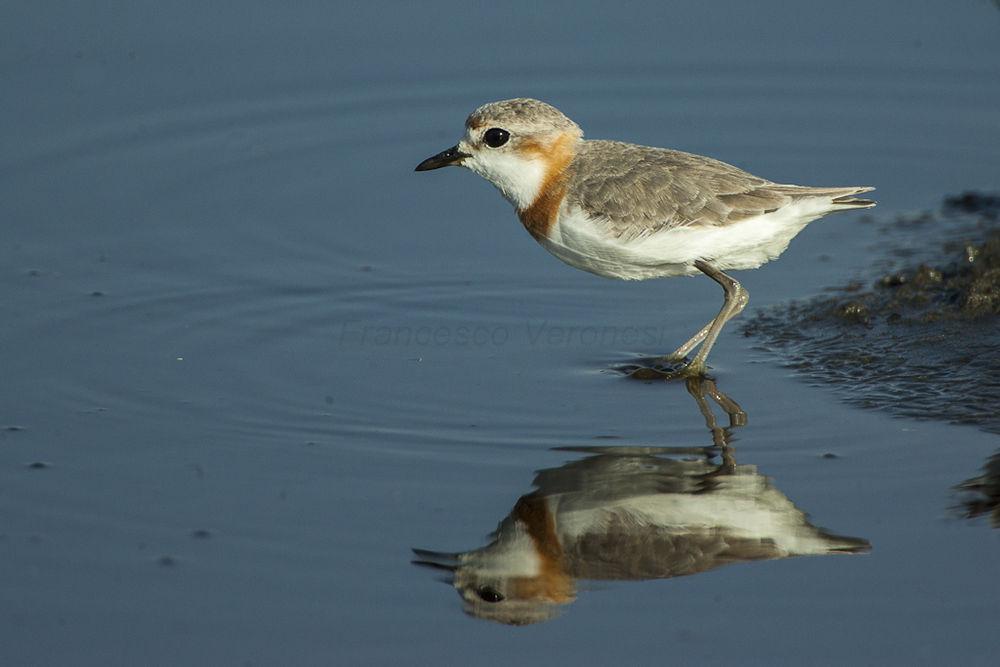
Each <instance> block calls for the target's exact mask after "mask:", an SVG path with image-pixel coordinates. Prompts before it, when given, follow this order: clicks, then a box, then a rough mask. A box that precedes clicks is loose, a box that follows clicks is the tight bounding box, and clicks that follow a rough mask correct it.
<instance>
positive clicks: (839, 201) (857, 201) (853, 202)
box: [833, 185, 875, 208]
mask: <svg viewBox="0 0 1000 667" xmlns="http://www.w3.org/2000/svg"><path fill="white" fill-rule="evenodd" d="M874 189H875V188H872V187H869V186H867V185H865V186H861V187H857V188H850V190H851V192H848V193H846V194H843V195H840V196H839V197H834V198H833V203H834V204H836V205H837V206H848V207H850V208H871V207H872V206H874V205H875V200H874V199H862V198H860V197H852V196H851V195H859V194H861V193H862V192H871V191H872V190H874Z"/></svg>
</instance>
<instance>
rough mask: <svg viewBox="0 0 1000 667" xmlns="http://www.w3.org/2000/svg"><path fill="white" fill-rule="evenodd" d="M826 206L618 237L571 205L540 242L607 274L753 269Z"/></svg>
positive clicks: (573, 262) (626, 276) (628, 276)
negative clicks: (699, 264)
mask: <svg viewBox="0 0 1000 667" xmlns="http://www.w3.org/2000/svg"><path fill="white" fill-rule="evenodd" d="M828 210H829V209H828ZM826 212H827V211H825V210H822V209H820V208H819V207H817V206H815V205H813V206H807V205H804V204H803V205H796V206H789V207H786V208H783V209H781V210H778V211H775V212H773V213H768V214H766V215H761V216H758V217H755V218H748V219H746V220H743V221H740V222H737V223H734V224H731V225H726V226H724V227H708V226H687V227H675V228H670V229H665V230H663V231H660V232H657V233H655V234H651V235H648V236H641V237H639V238H635V239H630V240H622V239H619V238H617V237H615V236H613V235H612V234H610V233H609V232H608V229H607V228H606V227H605V226H603V225H602V224H601V222H599V221H596V222H595V221H593V220H590V219H589V218H587V217H586V216H584V215H583V214H582V212H580V211H579V210H575V211H569V212H566V213H564V214H563V215H561V216H560V218H559V221H558V222H557V224H556V225H555V227H554V228H553V230H552V233H551V234H550V235H549V237H548V238H544V239H541V240H540V241H539V242H540V243H541V244H542V245H543V246H544V247H545V249H546V250H548V251H549V252H551V253H552V254H553V255H555V256H556V257H558V258H559V259H561V260H562V261H564V262H566V263H567V264H569V265H570V266H574V267H576V268H578V269H582V270H584V271H589V272H590V273H596V274H597V275H600V276H605V277H607V278H618V279H621V280H646V279H648V278H665V277H670V276H690V275H695V274H697V273H699V271H698V269H696V268H695V266H694V262H695V261H696V260H699V259H701V260H705V261H707V262H709V263H711V264H712V265H713V266H715V267H716V268H717V269H719V270H722V271H726V270H730V269H735V270H738V269H755V268H757V267H758V266H760V265H761V264H764V263H765V262H768V261H770V260H772V259H775V258H776V257H777V256H778V255H780V254H781V253H782V252H784V250H785V248H787V247H788V244H789V242H791V240H792V238H794V237H795V235H796V234H798V233H799V232H800V231H802V228H803V227H805V226H806V225H807V224H808V223H809V222H811V221H812V220H815V219H816V218H818V217H820V216H821V215H823V214H824V213H826Z"/></svg>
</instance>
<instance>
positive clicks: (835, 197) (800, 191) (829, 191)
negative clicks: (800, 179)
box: [775, 185, 875, 210]
mask: <svg viewBox="0 0 1000 667" xmlns="http://www.w3.org/2000/svg"><path fill="white" fill-rule="evenodd" d="M775 189H776V190H778V191H779V192H783V193H784V194H786V195H790V196H791V197H794V198H796V199H821V198H825V199H828V201H830V203H831V204H833V207H834V208H832V209H831V210H844V209H852V208H871V207H872V206H874V205H875V200H874V199H862V198H860V197H855V196H854V195H859V194H861V193H863V192H871V191H872V190H874V189H875V188H873V187H869V186H867V185H856V186H849V187H845V188H811V187H807V186H802V185H779V186H777V188H775Z"/></svg>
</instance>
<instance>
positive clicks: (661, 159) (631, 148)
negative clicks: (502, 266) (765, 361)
mask: <svg viewBox="0 0 1000 667" xmlns="http://www.w3.org/2000/svg"><path fill="white" fill-rule="evenodd" d="M450 165H456V166H462V167H466V168H468V169H471V170H472V171H474V172H476V173H477V174H479V175H480V176H482V177H483V178H485V179H486V180H488V181H489V182H491V183H493V185H495V186H496V187H497V188H498V189H499V190H500V192H501V194H503V196H504V197H505V198H506V199H507V200H508V201H510V203H511V204H513V205H514V208H515V209H516V211H517V215H518V217H519V218H520V220H521V223H522V224H523V225H524V227H525V229H527V230H528V232H529V233H530V234H531V235H532V236H533V237H534V238H535V240H536V241H538V242H539V243H540V244H542V246H544V247H545V248H546V249H547V250H548V251H549V252H551V253H552V254H553V255H555V256H556V257H558V258H559V259H561V260H563V261H564V262H566V263H567V264H570V265H571V266H575V267H576V268H578V269H583V270H584V271H589V272H591V273H596V274H597V275H600V276H605V277H608V278H619V279H622V280H645V279H648V278H664V277H669V276H690V275H697V274H698V273H704V274H705V275H707V276H708V277H709V278H711V279H712V280H714V281H715V282H717V283H719V285H721V286H722V289H723V290H724V292H725V301H724V303H723V306H722V309H721V310H720V311H719V314H718V315H717V316H716V317H715V318H714V319H713V320H712V321H711V322H709V323H708V324H706V325H705V326H704V327H702V329H701V330H700V331H698V333H696V334H695V335H694V336H692V337H691V338H690V340H688V341H687V342H686V343H684V344H683V345H681V346H680V347H679V348H677V349H676V350H675V351H674V352H673V353H672V354H670V355H668V359H670V360H673V361H678V362H683V361H684V360H685V359H686V358H687V356H688V354H689V353H690V352H692V351H693V350H694V349H695V348H696V347H698V346H699V345H700V346H701V347H700V348H699V349H698V352H697V354H696V355H695V356H694V358H693V359H692V360H691V361H690V362H689V363H687V365H686V367H685V369H686V371H687V372H689V373H703V372H704V371H705V368H706V365H705V360H706V359H707V358H708V353H709V352H710V351H711V349H712V346H713V345H714V344H715V341H716V339H717V338H718V337H719V333H720V332H721V331H722V328H723V327H724V326H725V324H726V322H728V321H729V320H730V319H732V318H733V317H734V316H736V315H737V314H739V313H740V312H741V311H742V310H743V309H744V308H745V307H746V304H747V301H748V300H749V292H747V290H746V289H745V288H744V287H743V286H742V285H741V284H740V283H739V282H737V281H736V280H735V279H734V278H732V277H731V276H729V275H728V274H726V273H725V271H729V270H739V269H754V268H757V267H758V266H760V265H761V264H764V263H765V262H768V261H770V260H772V259H775V258H776V257H777V256H778V255H780V254H781V253H782V252H783V251H784V250H785V248H787V247H788V244H789V242H790V241H791V240H792V238H793V237H794V236H795V235H796V234H798V233H799V232H800V231H802V229H803V228H804V227H805V226H806V224H808V223H809V222H811V221H813V220H815V219H816V218H819V217H820V216H823V215H826V214H827V213H832V212H834V211H843V210H851V209H859V208H869V207H871V206H874V205H875V202H874V201H872V200H870V199H861V198H857V197H855V196H854V195H857V194H861V193H863V192H869V191H871V190H873V189H874V188H871V187H865V186H850V187H808V186H801V185H788V184H782V183H773V182H771V181H769V180H767V179H764V178H760V177H758V176H754V175H753V174H750V173H748V172H746V171H743V170H742V169H739V168H737V167H734V166H732V165H730V164H726V163H725V162H720V161H718V160H714V159H712V158H708V157H703V156H701V155H694V154H692V153H685V152H682V151H677V150H671V149H667V148H652V147H649V146H638V145H635V144H628V143H622V142H618V141H603V140H585V139H584V138H583V131H582V130H581V129H580V127H579V126H578V125H577V124H576V123H574V122H573V121H572V120H570V119H569V118H568V117H566V116H565V115H564V114H563V113H562V112H561V111H559V110H558V109H556V108H555V107H553V106H551V105H549V104H546V103H545V102H541V101H539V100H534V99H528V98H518V99H512V100H503V101H499V102H491V103H489V104H484V105H483V106H481V107H479V108H478V109H476V110H475V111H473V112H472V114H471V115H470V116H469V117H468V119H467V120H466V121H465V135H464V136H463V137H462V139H461V141H459V142H458V144H456V145H455V146H453V147H451V148H449V149H447V150H444V151H441V152H440V153H438V154H437V155H434V156H432V157H429V158H427V159H426V160H424V161H423V162H421V163H420V164H418V165H417V167H416V170H417V171H427V170H430V169H438V168H440V167H447V166H450Z"/></svg>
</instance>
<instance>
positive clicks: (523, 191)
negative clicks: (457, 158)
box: [462, 151, 546, 211]
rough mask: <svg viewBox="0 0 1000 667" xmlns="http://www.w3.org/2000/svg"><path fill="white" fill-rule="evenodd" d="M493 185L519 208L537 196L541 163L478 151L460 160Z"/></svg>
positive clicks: (543, 175) (525, 206)
mask: <svg viewBox="0 0 1000 667" xmlns="http://www.w3.org/2000/svg"><path fill="white" fill-rule="evenodd" d="M462 165H463V166H465V167H468V168H469V169H471V170H472V171H474V172H476V173H477V174H479V175H480V176H482V177H483V178H485V179H486V180H487V181H489V182H490V183H492V184H493V185H495V186H497V189H498V190H500V193H501V194H502V195H503V196H504V197H505V198H506V199H507V201H509V202H510V203H511V204H513V205H514V208H516V209H517V210H519V211H521V210H524V209H526V208H528V207H529V206H531V204H532V203H533V202H534V201H535V199H537V198H538V195H539V193H540V192H541V189H542V183H543V182H544V181H545V168H546V165H545V162H544V161H543V160H541V159H537V158H535V159H532V158H525V157H523V156H520V155H512V154H510V153H499V152H497V153H487V152H484V151H479V152H477V153H476V154H475V155H473V156H472V157H469V158H466V159H465V161H464V162H463V163H462Z"/></svg>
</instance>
